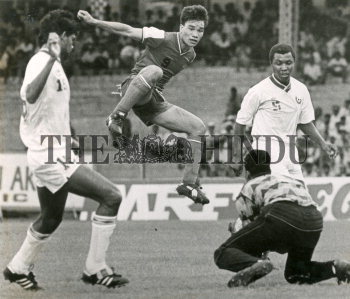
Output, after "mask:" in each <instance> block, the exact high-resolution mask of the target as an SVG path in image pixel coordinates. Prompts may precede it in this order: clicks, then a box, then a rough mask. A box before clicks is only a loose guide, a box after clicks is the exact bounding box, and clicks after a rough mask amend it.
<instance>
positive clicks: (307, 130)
mask: <svg viewBox="0 0 350 299" xmlns="http://www.w3.org/2000/svg"><path fill="white" fill-rule="evenodd" d="M298 127H299V129H300V130H302V131H303V133H304V134H305V135H308V136H310V138H311V139H312V141H314V142H315V143H316V144H317V145H319V146H320V147H321V148H322V149H323V148H324V147H325V146H326V141H325V140H324V138H323V137H322V135H321V134H320V132H319V131H318V130H317V128H316V127H315V125H314V123H313V122H309V123H307V124H298Z"/></svg>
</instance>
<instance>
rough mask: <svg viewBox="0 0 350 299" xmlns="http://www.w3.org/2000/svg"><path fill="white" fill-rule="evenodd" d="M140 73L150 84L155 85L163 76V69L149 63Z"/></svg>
mask: <svg viewBox="0 0 350 299" xmlns="http://www.w3.org/2000/svg"><path fill="white" fill-rule="evenodd" d="M140 75H141V76H142V77H143V78H144V79H145V80H146V81H147V83H148V84H150V85H154V84H156V83H157V82H158V80H160V79H161V78H162V77H163V70H162V69H161V68H160V67H159V66H156V65H149V66H147V67H145V68H144V69H143V70H142V71H141V72H140Z"/></svg>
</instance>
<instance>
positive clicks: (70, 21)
mask: <svg viewBox="0 0 350 299" xmlns="http://www.w3.org/2000/svg"><path fill="white" fill-rule="evenodd" d="M50 32H56V33H57V34H58V35H61V34H62V33H63V32H66V34H67V36H69V35H72V34H74V33H77V32H78V22H77V21H76V19H75V17H74V15H73V14H72V13H71V12H70V11H67V10H63V9H56V10H52V11H50V12H48V13H47V14H46V15H45V16H44V17H43V18H42V19H41V21H40V34H39V44H40V46H42V45H43V44H45V43H46V42H47V38H48V37H49V33H50Z"/></svg>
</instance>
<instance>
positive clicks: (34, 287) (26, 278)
mask: <svg viewBox="0 0 350 299" xmlns="http://www.w3.org/2000/svg"><path fill="white" fill-rule="evenodd" d="M3 273H4V278H5V280H9V281H10V282H15V283H17V284H18V285H19V286H21V287H22V288H23V289H25V290H31V291H38V290H41V289H42V288H41V287H39V286H38V283H37V281H36V280H35V276H34V274H33V272H29V273H28V274H17V273H13V272H12V271H11V270H10V269H9V268H6V269H5V270H4V272H3Z"/></svg>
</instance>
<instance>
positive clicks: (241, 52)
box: [235, 43, 251, 72]
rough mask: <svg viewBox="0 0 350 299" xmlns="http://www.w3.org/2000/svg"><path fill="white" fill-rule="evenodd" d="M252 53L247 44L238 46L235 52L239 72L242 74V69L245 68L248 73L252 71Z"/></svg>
mask: <svg viewBox="0 0 350 299" xmlns="http://www.w3.org/2000/svg"><path fill="white" fill-rule="evenodd" d="M250 53H251V49H250V47H249V46H248V45H247V44H245V43H241V44H239V45H238V46H237V48H236V52H235V54H236V55H235V56H236V57H235V59H236V70H237V72H240V70H241V67H242V68H245V69H246V71H247V72H249V71H250Z"/></svg>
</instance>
